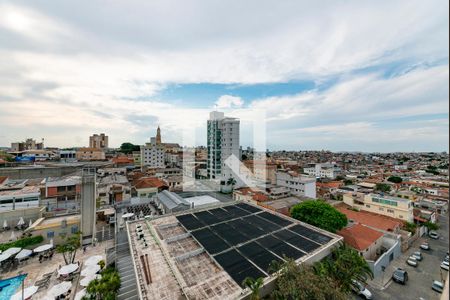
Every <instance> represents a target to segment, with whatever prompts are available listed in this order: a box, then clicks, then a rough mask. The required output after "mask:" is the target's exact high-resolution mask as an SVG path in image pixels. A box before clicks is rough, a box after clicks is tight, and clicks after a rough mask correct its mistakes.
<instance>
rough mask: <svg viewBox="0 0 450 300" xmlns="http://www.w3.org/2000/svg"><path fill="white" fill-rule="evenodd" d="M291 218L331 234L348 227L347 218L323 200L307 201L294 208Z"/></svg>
mask: <svg viewBox="0 0 450 300" xmlns="http://www.w3.org/2000/svg"><path fill="white" fill-rule="evenodd" d="M291 216H292V217H293V218H295V219H297V220H300V221H302V222H305V223H308V224H311V225H313V226H316V227H319V228H322V229H325V230H328V231H330V232H336V231H337V230H340V229H342V228H343V227H344V226H346V225H347V217H346V216H345V215H344V214H343V213H341V212H340V211H338V210H337V209H336V208H334V207H333V206H331V205H330V204H328V203H326V202H324V201H321V200H310V201H305V202H302V203H299V204H297V205H295V206H293V207H292V208H291Z"/></svg>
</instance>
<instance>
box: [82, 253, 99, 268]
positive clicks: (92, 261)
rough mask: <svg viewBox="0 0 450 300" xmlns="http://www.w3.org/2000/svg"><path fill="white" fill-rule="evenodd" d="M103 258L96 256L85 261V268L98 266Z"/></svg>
mask: <svg viewBox="0 0 450 300" xmlns="http://www.w3.org/2000/svg"><path fill="white" fill-rule="evenodd" d="M102 259H103V257H102V256H101V255H94V256H91V257H89V258H88V259H86V260H85V261H84V265H85V266H90V265H96V264H98V262H99V261H101V260H102Z"/></svg>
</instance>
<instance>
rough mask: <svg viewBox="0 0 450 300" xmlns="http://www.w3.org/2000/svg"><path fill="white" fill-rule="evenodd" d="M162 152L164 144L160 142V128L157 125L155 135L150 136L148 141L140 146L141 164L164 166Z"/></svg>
mask: <svg viewBox="0 0 450 300" xmlns="http://www.w3.org/2000/svg"><path fill="white" fill-rule="evenodd" d="M158 141H159V142H158ZM164 153H165V151H164V145H163V144H161V130H160V129H159V126H158V129H157V130H156V137H151V138H150V143H145V146H141V166H142V167H144V166H145V167H149V168H164V167H165V164H164Z"/></svg>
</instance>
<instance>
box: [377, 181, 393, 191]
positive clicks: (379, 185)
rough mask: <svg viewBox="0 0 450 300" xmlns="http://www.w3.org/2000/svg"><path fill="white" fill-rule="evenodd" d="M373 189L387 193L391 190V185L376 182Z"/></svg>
mask: <svg viewBox="0 0 450 300" xmlns="http://www.w3.org/2000/svg"><path fill="white" fill-rule="evenodd" d="M375 189H376V190H377V191H380V192H383V193H388V192H390V191H391V186H390V185H389V184H386V183H377V184H376V186H375Z"/></svg>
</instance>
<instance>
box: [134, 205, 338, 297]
mask: <svg viewBox="0 0 450 300" xmlns="http://www.w3.org/2000/svg"><path fill="white" fill-rule="evenodd" d="M127 228H128V234H129V237H130V244H131V253H132V256H133V261H134V265H135V270H136V272H137V278H138V283H139V291H140V294H141V299H180V298H183V297H184V298H186V299H217V300H219V299H239V298H241V297H242V296H243V289H242V287H241V284H242V281H243V280H244V279H245V278H246V277H248V276H250V277H253V278H258V277H263V278H264V280H265V284H266V283H267V282H268V281H270V280H273V279H274V277H270V276H269V271H268V269H269V265H270V263H271V262H272V261H283V260H284V257H290V258H293V259H295V260H296V261H297V263H300V262H303V261H315V260H319V259H321V258H322V257H323V256H324V253H325V252H327V251H328V252H327V253H326V254H328V253H329V251H330V249H331V247H332V246H334V245H335V244H336V243H338V242H339V241H340V240H342V237H339V236H337V235H334V234H332V233H328V232H326V231H323V230H321V229H318V228H315V227H312V226H310V225H306V224H303V223H301V222H299V221H297V220H294V219H291V218H288V217H285V216H283V215H281V214H277V213H275V212H272V211H269V210H265V209H263V208H259V207H256V206H253V205H250V204H245V203H237V204H236V203H234V204H231V205H221V206H215V207H214V208H209V209H203V210H191V211H189V212H186V211H185V212H182V213H179V214H176V215H167V216H162V217H160V218H157V219H153V220H140V221H134V222H128V223H127ZM313 257H315V259H313ZM245 292H247V291H245Z"/></svg>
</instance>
